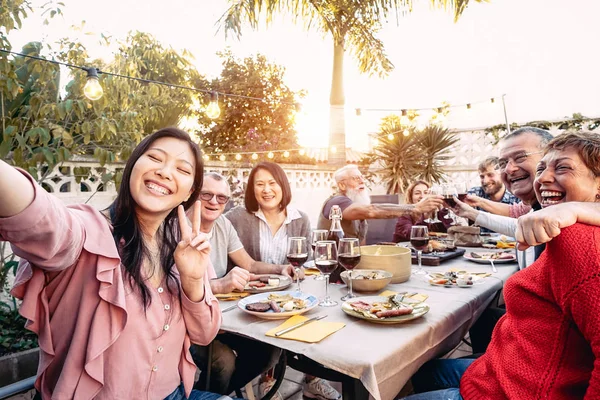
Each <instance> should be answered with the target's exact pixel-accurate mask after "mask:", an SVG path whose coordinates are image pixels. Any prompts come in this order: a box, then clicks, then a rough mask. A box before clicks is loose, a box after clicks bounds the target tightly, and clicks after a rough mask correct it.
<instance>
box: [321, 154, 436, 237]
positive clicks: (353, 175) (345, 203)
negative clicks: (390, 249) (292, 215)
mask: <svg viewBox="0 0 600 400" xmlns="http://www.w3.org/2000/svg"><path fill="white" fill-rule="evenodd" d="M333 177H334V179H335V182H336V183H337V187H338V192H337V193H335V194H334V195H332V196H331V197H329V198H328V199H327V200H326V201H325V203H323V207H322V209H321V212H320V213H319V220H318V222H317V227H318V229H329V227H330V225H331V222H330V221H329V211H330V210H331V207H332V206H334V205H338V206H340V209H341V210H342V229H343V230H344V236H345V237H355V238H358V239H359V240H360V243H361V244H365V240H366V237H367V229H368V226H367V219H385V218H398V217H401V216H404V215H415V216H418V217H419V218H420V217H421V215H422V214H424V213H428V212H431V211H438V210H441V209H442V208H443V207H444V203H443V200H442V197H441V196H430V197H426V198H424V199H423V200H421V201H420V202H418V203H417V204H402V205H399V204H371V197H370V196H369V189H367V187H366V186H365V181H364V178H363V176H362V174H361V172H360V170H359V169H358V166H356V165H353V164H348V165H346V166H344V167H342V168H340V169H338V170H337V171H335V173H334V174H333Z"/></svg>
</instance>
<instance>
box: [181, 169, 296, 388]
mask: <svg viewBox="0 0 600 400" xmlns="http://www.w3.org/2000/svg"><path fill="white" fill-rule="evenodd" d="M229 199H230V189H229V184H228V183H227V180H226V179H225V177H224V176H223V175H221V174H218V173H216V172H209V173H206V174H204V182H203V184H202V190H201V191H200V202H201V205H202V208H201V217H202V221H201V225H200V230H201V231H202V232H204V233H206V234H208V235H209V237H210V246H211V251H210V259H211V261H212V264H213V267H214V269H215V272H216V275H217V277H218V278H217V279H213V280H211V281H210V288H211V289H212V292H213V293H214V294H225V293H231V292H233V291H234V290H235V291H243V290H244V287H245V286H246V284H247V283H248V282H249V281H250V280H251V279H256V277H255V274H278V275H288V276H292V275H293V274H294V268H293V267H292V266H291V265H274V264H267V263H263V262H259V261H255V260H254V259H252V257H250V255H249V254H248V253H247V252H246V250H245V249H244V246H243V245H242V242H241V241H240V239H239V237H238V234H237V232H236V231H235V229H234V227H233V225H232V224H231V222H229V220H228V219H227V218H225V217H224V216H223V212H224V211H225V206H226V205H227V203H228V202H229ZM229 260H231V262H232V263H233V264H234V265H235V267H233V268H231V270H229V271H228V270H227V269H228V261H229ZM302 277H303V275H302V272H301V278H302ZM190 350H191V353H192V357H193V359H194V362H195V363H196V365H197V366H198V367H199V368H200V370H201V371H202V374H201V376H200V380H198V383H197V385H198V388H200V389H201V388H202V385H203V384H204V383H205V381H206V377H205V375H204V374H205V371H206V364H207V354H208V353H207V348H206V347H205V346H198V345H192V348H191V349H190ZM278 358H279V351H278V350H277V349H276V348H274V347H272V346H269V345H267V344H263V343H259V342H256V341H252V340H250V339H246V338H243V337H241V336H237V335H231V334H227V333H225V334H219V335H217V338H216V339H215V341H214V342H213V356H212V371H211V382H210V390H211V391H213V392H216V393H221V394H229V393H231V391H233V390H234V389H237V388H239V387H243V386H244V385H245V384H246V383H247V382H249V381H250V380H252V379H253V378H254V377H256V376H258V375H260V374H261V373H262V372H264V371H266V370H268V369H269V368H270V367H271V366H272V365H274V364H275V363H276V362H277V360H278ZM207 389H208V388H206V389H204V390H207Z"/></svg>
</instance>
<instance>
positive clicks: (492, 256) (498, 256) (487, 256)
mask: <svg viewBox="0 0 600 400" xmlns="http://www.w3.org/2000/svg"><path fill="white" fill-rule="evenodd" d="M471 257H472V258H479V259H482V260H512V259H514V258H515V256H514V255H513V254H511V253H476V252H474V251H473V252H471Z"/></svg>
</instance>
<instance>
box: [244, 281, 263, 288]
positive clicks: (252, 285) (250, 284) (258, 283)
mask: <svg viewBox="0 0 600 400" xmlns="http://www.w3.org/2000/svg"><path fill="white" fill-rule="evenodd" d="M265 286H267V284H266V283H263V282H261V281H250V282H248V284H247V285H246V288H251V289H259V288H263V287H265Z"/></svg>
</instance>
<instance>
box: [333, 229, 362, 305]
mask: <svg viewBox="0 0 600 400" xmlns="http://www.w3.org/2000/svg"><path fill="white" fill-rule="evenodd" d="M338 262H339V263H340V264H341V265H342V267H344V269H345V270H346V271H348V294H347V295H345V296H344V297H342V298H341V300H342V301H344V300H348V299H351V298H353V297H356V296H355V295H354V293H352V270H353V269H354V268H355V267H356V266H357V265H358V263H359V262H360V243H359V242H358V239H357V238H344V239H340V247H339V250H338Z"/></svg>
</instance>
